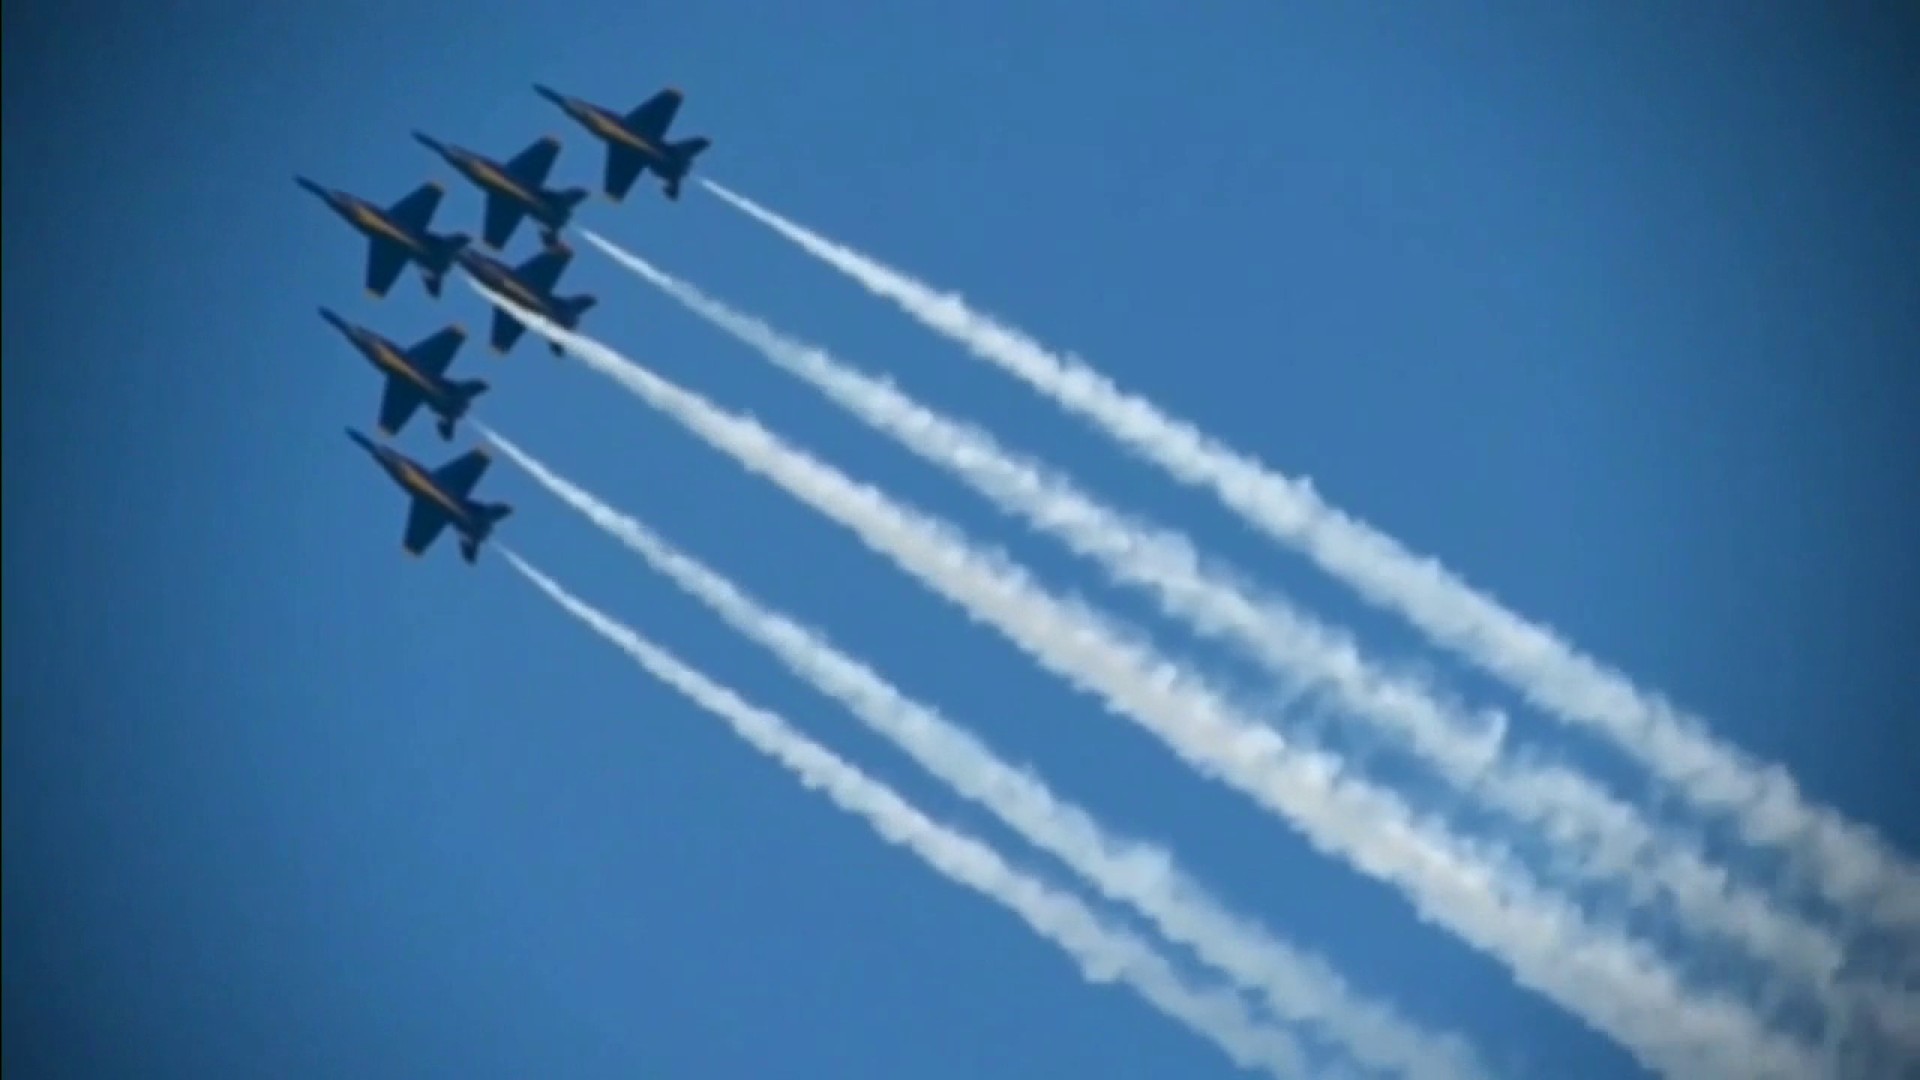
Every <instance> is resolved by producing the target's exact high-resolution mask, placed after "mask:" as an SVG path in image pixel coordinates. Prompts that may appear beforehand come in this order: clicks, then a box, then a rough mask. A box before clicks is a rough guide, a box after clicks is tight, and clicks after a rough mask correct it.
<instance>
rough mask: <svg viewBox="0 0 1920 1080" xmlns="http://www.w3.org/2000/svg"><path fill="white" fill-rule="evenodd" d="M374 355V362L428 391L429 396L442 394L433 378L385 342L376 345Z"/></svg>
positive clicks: (434, 396)
mask: <svg viewBox="0 0 1920 1080" xmlns="http://www.w3.org/2000/svg"><path fill="white" fill-rule="evenodd" d="M373 356H374V361H373V362H374V363H376V364H378V365H380V366H381V367H383V368H385V369H387V370H388V371H391V372H393V373H394V374H395V375H398V376H400V377H401V378H403V379H405V380H407V381H408V382H410V383H412V384H413V385H415V386H417V387H419V388H420V389H422V390H424V391H426V393H427V396H428V397H429V398H437V397H439V396H440V395H439V392H438V391H439V387H437V386H435V385H434V384H433V382H432V381H431V380H429V379H428V378H427V377H426V376H425V375H423V374H421V372H420V370H419V369H418V368H416V367H414V366H413V365H412V364H411V363H409V362H408V361H407V358H406V357H404V356H401V355H400V354H399V353H397V352H395V351H394V350H392V349H391V348H388V347H387V345H386V344H385V343H384V342H383V343H377V344H375V345H374V347H373Z"/></svg>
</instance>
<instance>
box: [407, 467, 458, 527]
mask: <svg viewBox="0 0 1920 1080" xmlns="http://www.w3.org/2000/svg"><path fill="white" fill-rule="evenodd" d="M400 477H401V481H400V482H401V483H402V484H404V485H405V486H406V488H407V490H408V491H412V492H415V493H417V494H420V495H424V496H426V497H427V498H428V499H431V500H433V501H434V502H436V503H438V504H439V505H440V508H441V509H442V510H445V511H446V512H447V513H448V514H449V515H451V516H452V517H453V519H454V520H455V521H462V522H464V521H466V520H467V512H466V510H465V509H464V508H462V507H461V506H460V504H459V503H457V502H455V501H453V499H452V498H450V497H449V496H448V495H447V493H446V492H444V491H441V490H440V486H439V485H438V484H435V483H434V482H433V478H432V477H430V476H428V475H426V474H425V473H423V472H421V471H420V470H419V469H416V468H414V467H413V466H412V465H409V464H407V463H405V462H401V464H400Z"/></svg>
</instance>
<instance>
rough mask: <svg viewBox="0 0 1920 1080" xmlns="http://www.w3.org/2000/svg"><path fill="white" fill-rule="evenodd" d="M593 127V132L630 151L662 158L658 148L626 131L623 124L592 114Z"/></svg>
mask: <svg viewBox="0 0 1920 1080" xmlns="http://www.w3.org/2000/svg"><path fill="white" fill-rule="evenodd" d="M593 127H594V130H596V131H598V132H599V133H600V134H601V135H603V136H605V137H606V138H609V139H612V140H613V141H614V142H617V143H620V144H622V145H624V146H626V147H628V148H630V149H633V150H638V151H640V152H641V153H643V154H646V155H647V156H648V157H653V158H658V157H661V156H662V155H661V153H660V148H659V147H657V146H655V145H653V143H651V142H649V141H647V140H646V139H643V138H641V137H640V136H638V135H635V134H634V133H633V132H631V131H628V130H627V128H626V126H625V125H624V124H621V123H620V122H618V121H616V120H613V119H610V118H608V117H605V116H602V115H600V114H599V113H594V114H593Z"/></svg>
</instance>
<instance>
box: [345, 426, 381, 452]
mask: <svg viewBox="0 0 1920 1080" xmlns="http://www.w3.org/2000/svg"><path fill="white" fill-rule="evenodd" d="M347 438H349V439H352V440H353V441H354V445H356V446H358V447H360V449H362V450H365V451H366V452H367V453H369V454H372V455H374V456H375V457H378V456H380V451H379V450H378V449H377V448H375V447H374V445H373V440H372V439H369V438H367V437H366V436H365V435H362V434H360V432H359V430H358V429H356V428H348V429H347Z"/></svg>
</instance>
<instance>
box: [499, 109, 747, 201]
mask: <svg viewBox="0 0 1920 1080" xmlns="http://www.w3.org/2000/svg"><path fill="white" fill-rule="evenodd" d="M533 89H534V90H535V92H537V93H538V94H539V95H540V96H541V97H543V98H546V99H547V100H548V101H551V102H553V103H554V104H555V105H558V106H560V108H561V109H562V110H564V111H565V112H566V114H567V115H568V116H570V117H572V118H573V119H574V120H575V121H576V122H578V123H579V124H580V126H582V127H584V128H586V129H587V130H588V131H589V132H591V133H592V134H593V136H594V137H595V138H597V139H599V140H600V141H601V142H604V143H606V144H607V171H606V179H605V190H606V195H607V198H609V199H612V200H613V201H614V202H619V201H620V200H622V199H624V198H626V197H627V191H628V190H629V189H631V188H632V187H633V182H634V181H635V180H638V179H639V178H640V174H641V173H642V172H643V171H645V170H647V169H652V170H653V171H654V173H655V174H657V175H658V176H659V177H660V178H661V179H662V180H664V181H665V182H666V183H665V184H664V185H663V186H664V189H665V191H666V193H667V198H669V199H678V198H679V197H680V181H682V180H684V179H686V176H687V173H688V172H689V171H690V170H691V169H692V168H693V159H694V158H696V157H698V156H699V155H700V152H701V151H702V150H705V149H706V148H707V147H709V146H711V145H713V142H712V140H710V139H704V138H700V137H698V136H695V137H694V138H691V139H682V140H680V141H679V142H668V141H667V129H668V128H669V127H671V126H673V118H674V115H675V114H677V113H678V112H679V111H680V100H681V93H680V91H679V90H676V89H674V88H673V87H668V88H667V89H665V90H662V91H660V92H659V93H657V94H655V95H653V96H652V97H650V98H648V99H647V100H646V101H645V102H643V103H641V104H640V105H639V106H638V107H637V108H635V109H634V110H633V111H632V112H630V113H628V114H627V115H625V116H621V115H620V114H619V113H616V112H614V111H613V110H611V109H606V108H602V107H601V106H599V105H595V104H593V103H592V102H589V101H582V100H581V99H579V98H576V97H568V96H566V95H565V94H562V93H560V92H558V91H556V90H550V89H548V88H547V87H544V86H541V85H539V84H538V83H536V84H534V87H533Z"/></svg>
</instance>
